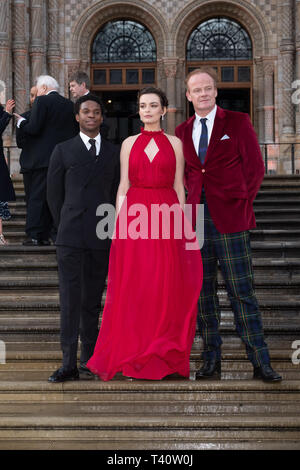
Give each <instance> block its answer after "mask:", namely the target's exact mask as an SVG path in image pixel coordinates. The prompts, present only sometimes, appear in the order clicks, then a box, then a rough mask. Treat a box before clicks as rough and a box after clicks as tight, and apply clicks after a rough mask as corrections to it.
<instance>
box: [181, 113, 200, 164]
mask: <svg viewBox="0 0 300 470" xmlns="http://www.w3.org/2000/svg"><path fill="white" fill-rule="evenodd" d="M194 121H195V114H194V115H193V116H192V117H191V118H190V119H189V120H188V121H187V125H186V128H185V136H184V142H185V147H186V149H185V150H186V152H185V154H186V155H189V156H190V157H191V159H192V160H193V161H194V163H198V164H199V165H200V166H202V165H201V162H200V159H199V157H198V155H197V153H196V150H195V147H194V142H193V126H194Z"/></svg>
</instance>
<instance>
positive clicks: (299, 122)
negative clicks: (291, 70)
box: [293, 0, 300, 140]
mask: <svg viewBox="0 0 300 470" xmlns="http://www.w3.org/2000/svg"><path fill="white" fill-rule="evenodd" d="M295 13H296V15H295V18H296V20H295V25H296V31H295V33H296V35H295V47H296V76H295V79H296V80H298V81H300V0H296V12H295ZM297 89H298V90H299V85H298V84H297ZM294 91H295V90H294ZM298 99H299V93H298ZM297 101H298V100H297ZM293 104H294V107H295V109H296V136H297V138H298V140H299V139H300V104H299V103H297V102H296V103H293Z"/></svg>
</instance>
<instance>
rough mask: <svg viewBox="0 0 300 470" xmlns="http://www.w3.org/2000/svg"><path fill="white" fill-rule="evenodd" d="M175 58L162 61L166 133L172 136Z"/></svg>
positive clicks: (176, 61)
mask: <svg viewBox="0 0 300 470" xmlns="http://www.w3.org/2000/svg"><path fill="white" fill-rule="evenodd" d="M177 63H178V59H177V58H166V59H164V72H165V75H166V94H167V97H168V101H169V107H168V115H167V116H168V121H167V132H169V133H170V134H174V132H175V126H176V112H177V108H176V72H177Z"/></svg>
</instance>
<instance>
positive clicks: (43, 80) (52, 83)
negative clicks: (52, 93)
mask: <svg viewBox="0 0 300 470" xmlns="http://www.w3.org/2000/svg"><path fill="white" fill-rule="evenodd" d="M42 85H46V87H47V88H54V89H55V90H59V84H58V83H57V81H56V80H55V78H53V77H51V76H50V75H40V76H39V77H38V78H37V79H36V86H37V87H40V86H42Z"/></svg>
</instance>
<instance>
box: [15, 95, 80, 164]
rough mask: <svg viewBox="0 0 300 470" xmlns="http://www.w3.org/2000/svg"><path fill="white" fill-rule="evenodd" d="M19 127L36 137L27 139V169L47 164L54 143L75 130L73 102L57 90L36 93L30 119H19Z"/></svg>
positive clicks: (74, 132) (61, 140)
mask: <svg viewBox="0 0 300 470" xmlns="http://www.w3.org/2000/svg"><path fill="white" fill-rule="evenodd" d="M20 129H21V130H22V132H23V133H24V134H25V135H28V136H34V137H35V138H34V139H32V140H31V142H30V153H28V161H26V169H28V170H29V169H37V168H47V167H48V165H49V159H50V156H51V153H52V151H53V149H54V147H55V145H56V144H58V143H60V142H64V141H65V140H68V139H70V138H71V137H74V136H75V135H76V134H77V133H78V124H77V121H76V119H75V114H74V105H73V103H72V101H71V100H69V99H67V98H64V97H63V96H61V95H60V94H59V93H57V92H51V93H49V94H48V95H43V96H38V97H37V98H36V99H35V100H34V103H33V106H32V109H31V113H30V118H29V120H26V121H22V122H21V124H20Z"/></svg>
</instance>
